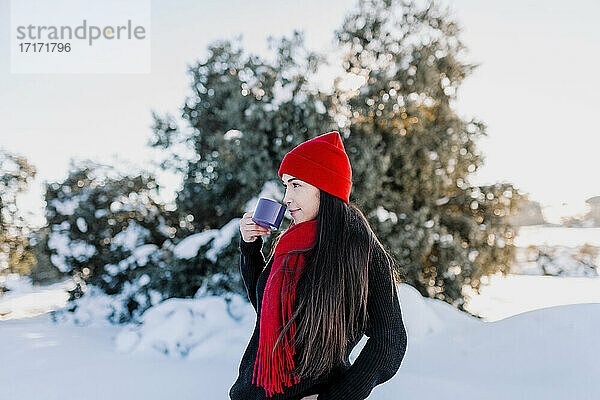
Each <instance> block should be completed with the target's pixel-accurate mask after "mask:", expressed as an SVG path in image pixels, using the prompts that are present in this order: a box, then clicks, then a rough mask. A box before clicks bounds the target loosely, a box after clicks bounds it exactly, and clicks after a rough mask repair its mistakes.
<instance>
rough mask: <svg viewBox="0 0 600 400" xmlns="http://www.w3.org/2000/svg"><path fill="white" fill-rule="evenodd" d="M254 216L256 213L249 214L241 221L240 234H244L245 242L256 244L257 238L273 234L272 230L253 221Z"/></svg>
mask: <svg viewBox="0 0 600 400" xmlns="http://www.w3.org/2000/svg"><path fill="white" fill-rule="evenodd" d="M253 215H254V213H250V212H247V213H245V214H244V216H243V217H242V219H241V220H240V232H241V233H242V239H244V242H254V241H255V240H256V238H257V237H259V236H265V235H269V234H270V233H271V230H270V229H267V228H263V227H262V226H260V225H258V224H257V223H255V222H254V221H252V216H253Z"/></svg>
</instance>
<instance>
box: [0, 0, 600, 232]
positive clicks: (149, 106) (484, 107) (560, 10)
mask: <svg viewBox="0 0 600 400" xmlns="http://www.w3.org/2000/svg"><path fill="white" fill-rule="evenodd" d="M444 3H446V4H447V3H448V1H446V2H444ZM9 5H10V2H9V1H8V0H0V25H1V26H4V27H7V26H10V21H9V15H10V13H9V10H10V8H9ZM354 5H355V1H345V0H333V1H331V0H330V1H327V2H324V1H314V0H306V1H302V2H297V1H281V0H280V1H260V2H258V1H255V2H248V1H228V2H213V1H210V2H209V1H191V0H175V1H169V2H167V1H161V2H159V1H152V10H151V14H152V26H151V36H152V73H150V74H140V75H137V74H64V75H61V74H11V73H10V63H9V57H8V54H9V49H8V47H9V44H8V43H9V36H8V34H9V33H8V29H2V30H0V32H1V33H0V49H1V51H2V55H3V56H2V57H0V124H1V126H2V128H1V131H0V146H1V147H4V148H5V149H6V150H9V151H11V152H16V153H19V154H22V155H24V156H26V157H27V158H28V159H29V161H30V162H32V163H33V164H34V165H35V166H36V167H37V168H38V176H37V178H36V180H35V181H34V183H33V187H32V188H31V191H30V192H29V193H28V194H27V195H26V196H23V198H22V199H21V207H22V208H24V209H26V210H27V211H29V212H31V213H32V214H31V216H30V220H31V221H32V223H33V224H37V225H39V224H41V223H43V218H42V214H43V206H44V204H43V199H42V193H43V192H42V187H43V182H44V181H45V180H48V181H55V180H61V179H64V178H65V177H66V175H67V168H68V163H69V160H70V159H71V158H76V159H85V158H90V159H94V160H98V161H104V162H111V160H112V159H114V158H115V157H116V158H118V159H120V160H124V161H127V162H129V163H132V164H134V165H138V166H147V165H148V160H150V159H155V160H156V159H157V153H156V152H155V151H151V150H150V149H149V148H148V147H147V146H146V142H147V140H148V138H149V137H150V136H151V129H150V126H151V123H152V119H151V111H152V110H155V111H157V112H158V113H159V114H164V113H165V112H170V113H172V114H175V115H177V114H178V108H179V107H180V106H181V105H182V104H183V101H184V98H185V96H187V95H189V94H190V93H191V92H190V90H189V89H188V86H189V83H190V78H189V76H188V75H187V74H186V66H187V64H190V63H192V62H194V60H196V59H198V58H201V57H202V56H203V55H204V52H205V49H206V46H207V44H208V43H209V42H211V41H213V40H215V39H220V38H230V39H231V38H233V37H234V36H237V35H238V34H240V33H242V34H243V35H244V36H243V38H244V40H243V43H244V47H245V48H246V49H247V50H249V51H251V52H254V53H259V54H263V55H266V54H268V53H267V49H266V36H267V35H274V36H282V35H288V36H289V35H290V34H291V32H292V30H293V29H294V28H297V29H304V30H305V35H306V39H307V43H308V46H309V48H313V49H317V50H322V49H325V48H327V47H328V46H329V45H330V43H331V40H332V38H333V30H334V29H335V28H337V27H339V26H340V24H341V22H342V19H343V17H344V15H345V14H346V12H347V11H348V10H350V9H351V8H353V7H354ZM452 6H453V9H454V11H455V13H456V16H457V18H458V20H459V22H460V23H461V24H462V26H463V27H464V31H463V35H462V39H463V41H464V42H465V44H466V45H467V46H468V47H469V49H470V61H474V62H478V63H481V65H480V67H479V68H478V69H477V70H476V71H475V73H474V74H473V75H472V76H471V77H469V78H468V79H467V80H466V81H465V83H464V84H463V86H462V87H461V89H460V90H459V92H458V95H459V98H458V101H457V104H456V108H457V110H458V112H459V113H460V114H461V115H463V116H475V117H478V118H480V119H482V120H483V121H484V122H485V123H487V125H488V131H487V132H488V137H487V138H485V139H483V140H482V141H481V142H480V147H479V148H480V149H481V151H482V152H483V154H484V156H485V159H486V164H485V165H484V166H483V167H482V168H481V169H480V170H479V171H478V172H477V173H476V174H475V175H473V176H472V178H471V182H472V183H474V184H491V183H494V182H501V181H505V182H512V183H514V184H515V185H516V187H517V188H519V189H520V190H522V191H523V192H527V193H529V194H530V198H531V199H533V200H537V201H539V202H541V203H542V205H543V206H544V212H545V214H546V217H547V219H548V220H550V221H552V222H558V217H559V216H561V215H572V214H576V213H583V212H585V211H586V206H585V203H584V201H585V199H587V198H589V197H591V196H594V195H600V180H598V179H596V174H595V173H594V172H593V170H594V168H595V169H596V170H598V167H597V165H598V162H597V161H594V160H597V159H598V156H599V155H600V154H599V153H600V140H599V139H598V133H600V132H598V131H599V129H598V125H597V124H596V123H595V122H596V117H597V115H598V108H599V106H600V101H599V100H598V93H600V80H599V79H598V72H597V71H599V70H600V52H599V50H600V29H599V28H598V27H597V18H598V16H599V15H600V6H599V4H598V3H597V2H593V1H591V0H589V1H583V0H578V1H572V2H569V3H568V4H566V3H564V2H558V1H554V0H552V1H541V0H539V1H536V2H533V1H523V0H521V1H516V0H507V1H503V2H481V1H476V0H457V1H453V2H452ZM320 133H321V132H315V135H317V134H320ZM161 183H162V184H163V185H165V188H166V189H167V190H168V191H171V192H172V191H173V190H174V189H175V188H176V185H177V182H176V181H175V180H174V179H172V177H169V176H168V175H161ZM167 198H170V195H169V194H168V193H167V194H165V199H167Z"/></svg>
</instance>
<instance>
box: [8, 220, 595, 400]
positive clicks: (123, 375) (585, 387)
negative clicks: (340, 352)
mask: <svg viewBox="0 0 600 400" xmlns="http://www.w3.org/2000/svg"><path fill="white" fill-rule="evenodd" d="M230 223H231V224H233V225H234V226H235V222H234V221H233V220H232V221H231V222H230ZM226 226H227V225H226ZM231 229H233V228H231ZM546 229H549V228H542V227H537V228H532V229H530V232H528V234H529V238H528V240H525V241H523V243H525V246H526V245H528V243H537V242H540V239H541V238H540V235H545V234H546V232H547V231H546ZM552 229H554V228H552ZM563 229H565V228H563ZM581 230H583V231H584V232H581V231H580V232H578V233H575V232H573V231H568V230H566V229H565V230H564V231H563V232H564V234H565V237H568V238H570V239H571V244H572V245H573V246H580V245H582V244H583V243H585V242H593V240H590V237H589V236H587V237H586V236H585V234H586V233H589V235H591V236H593V235H595V233H594V231H593V228H581ZM224 231H225V232H229V231H228V230H227V229H224ZM552 235H556V238H557V239H558V238H559V236H560V232H553V233H552V234H551V235H549V236H552ZM226 237H227V234H226V233H224V234H223V238H221V239H223V240H226V239H225V238H226ZM576 237H579V239H576ZM592 239H593V238H592ZM195 240H197V241H200V239H197V238H196V239H195ZM216 241H217V240H215V242H216ZM564 242H565V241H562V243H564ZM180 244H181V243H180ZM186 246H187V245H186ZM186 246H183V247H182V249H183V248H184V247H186ZM189 246H190V248H192V249H193V247H194V246H192V245H191V244H189ZM213 246H214V245H213ZM520 250H522V249H520ZM180 251H183V250H180ZM524 262H527V260H524ZM0 279H3V280H0V284H2V285H5V286H7V287H9V288H10V289H11V290H10V291H8V292H7V293H6V294H5V295H4V296H3V297H0V327H1V329H0V342H1V343H2V344H3V347H2V360H10V367H9V368H3V373H2V374H0V387H2V388H3V389H2V397H3V398H4V397H5V398H10V399H11V400H25V399H32V398H40V397H43V398H44V399H59V398H60V399H63V398H65V396H68V395H69V394H70V393H77V394H78V396H80V397H82V398H84V399H86V400H87V399H89V400H96V399H98V400H100V399H107V398H111V399H116V400H118V399H127V400H135V399H145V400H148V399H150V400H151V399H162V398H166V397H172V396H173V395H174V394H176V396H177V398H178V399H198V398H203V399H225V398H228V396H227V393H228V390H229V388H230V387H231V385H232V384H233V382H234V381H235V379H236V377H237V372H238V367H239V362H240V359H241V356H242V354H243V351H244V349H245V347H246V345H247V343H248V340H249V338H250V335H251V333H252V330H253V327H254V323H255V320H256V313H255V312H254V309H253V308H252V306H251V305H250V304H249V303H247V301H246V300H245V299H244V298H243V297H241V296H238V295H229V296H228V297H225V296H208V295H206V296H202V295H197V296H195V297H194V298H192V299H167V300H164V301H162V302H161V301H160V300H161V299H160V298H159V297H156V298H154V301H153V302H152V304H154V305H153V306H152V307H150V308H149V309H148V310H146V312H145V313H144V314H143V315H142V316H141V317H140V323H139V324H138V323H132V324H128V325H112V324H110V323H108V321H107V320H106V315H107V314H108V313H110V312H111V310H113V309H114V307H115V306H120V304H121V303H122V301H120V300H115V299H114V298H113V297H114V296H106V295H103V294H102V293H101V292H99V291H98V290H97V289H95V288H94V287H93V286H91V285H88V286H87V287H86V293H85V295H84V296H83V297H81V298H80V299H78V300H77V304H78V309H77V312H76V313H74V316H76V318H57V322H56V323H53V321H52V319H51V317H50V313H48V312H47V311H51V310H60V309H61V308H62V307H65V306H66V296H65V295H66V293H65V290H66V289H67V288H68V287H71V285H72V282H70V280H66V281H64V282H61V283H59V284H54V285H50V286H42V287H34V286H32V285H31V282H30V280H29V279H28V278H25V277H18V276H16V275H10V276H8V277H4V278H0ZM486 279H487V281H488V285H487V286H484V287H483V288H482V290H481V293H480V294H475V293H468V294H469V296H470V298H468V299H467V304H466V307H467V309H469V310H470V311H472V312H474V313H478V314H480V315H482V316H483V319H478V318H474V317H472V316H470V315H468V314H467V313H464V312H461V311H459V310H456V309H455V308H454V307H452V306H451V305H449V304H447V303H445V302H443V301H440V300H434V299H429V298H424V297H422V296H421V295H420V293H419V292H418V291H417V290H416V289H414V288H412V287H411V286H409V285H406V284H398V286H397V288H398V296H399V301H400V304H401V307H402V313H403V319H404V323H405V325H406V329H407V335H408V348H407V352H406V355H405V358H404V360H403V362H402V366H401V367H400V370H399V371H398V373H397V374H396V375H395V376H394V377H393V378H392V379H391V380H389V381H387V382H385V383H384V384H382V385H379V386H377V387H375V388H374V389H373V391H372V393H371V395H370V396H369V399H375V400H395V399H419V398H422V397H423V393H424V390H426V393H427V394H426V397H427V398H436V397H440V398H450V399H463V400H470V399H480V398H485V399H492V400H495V399H498V400H500V399H521V398H527V399H543V400H552V399H557V400H558V399H578V400H579V399H590V400H591V399H597V398H600V386H599V385H598V384H597V379H598V376H599V374H600V365H599V364H598V362H597V358H598V356H599V355H600V344H599V342H598V340H597V339H596V336H597V332H598V331H599V330H600V277H598V276H595V277H577V276H539V275H517V274H509V275H508V276H502V275H501V274H497V275H493V276H491V277H489V278H486ZM148 280H149V277H148V276H147V275H145V276H143V277H142V278H140V279H139V280H138V281H137V282H134V284H133V286H139V285H143V284H144V282H145V283H148ZM482 281H483V279H482ZM467 292H468V291H467ZM55 315H59V314H55ZM366 340H367V338H366V337H363V338H362V340H361V341H360V342H359V344H358V345H357V346H356V347H355V348H354V349H353V351H352V353H351V355H350V361H351V362H354V361H355V360H356V357H357V356H358V354H359V353H360V351H361V350H362V348H363V347H364V345H365V343H366ZM98 377H102V378H101V379H98ZM165 383H168V384H165ZM42 393H43V395H42Z"/></svg>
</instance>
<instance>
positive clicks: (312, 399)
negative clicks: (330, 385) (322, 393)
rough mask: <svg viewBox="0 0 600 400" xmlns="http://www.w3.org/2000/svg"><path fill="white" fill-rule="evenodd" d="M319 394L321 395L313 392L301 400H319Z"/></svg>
mask: <svg viewBox="0 0 600 400" xmlns="http://www.w3.org/2000/svg"><path fill="white" fill-rule="evenodd" d="M317 396H319V395H318V394H313V395H311V396H306V397H303V398H301V399H300V400H317Z"/></svg>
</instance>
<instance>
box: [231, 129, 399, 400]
mask: <svg viewBox="0 0 600 400" xmlns="http://www.w3.org/2000/svg"><path fill="white" fill-rule="evenodd" d="M279 177H280V178H282V184H283V185H284V186H285V187H286V194H285V197H284V200H283V201H284V203H285V204H286V205H287V207H288V210H289V211H290V212H291V216H292V219H293V222H292V224H291V225H290V226H289V227H288V228H287V229H286V230H285V231H284V232H282V234H281V235H279V237H278V238H277V239H276V240H275V242H274V245H273V249H272V251H271V253H270V256H269V261H268V262H265V257H264V256H263V253H262V251H261V249H262V244H263V241H262V237H261V236H264V235H268V234H270V231H269V230H267V229H265V228H263V227H261V226H259V225H257V224H255V223H254V222H252V214H251V213H245V214H244V216H243V218H242V219H241V220H240V232H241V240H240V251H241V262H240V269H241V273H242V277H243V280H244V284H245V286H246V289H247V292H248V297H249V299H250V302H251V303H252V306H253V307H254V309H255V310H256V312H257V320H256V325H255V329H254V332H253V335H252V337H251V339H250V342H249V343H248V346H247V348H246V351H245V353H244V355H243V357H242V360H241V363H240V367H239V376H238V379H237V380H236V382H235V383H234V385H233V386H232V387H231V389H230V390H229V396H230V399H232V400H241V399H243V400H258V399H267V398H273V399H291V400H301V399H302V400H307V399H318V400H334V399H339V400H342V399H343V400H362V399H365V398H367V397H368V396H369V394H370V393H371V391H372V390H373V388H374V387H375V386H377V385H379V384H382V383H383V382H385V381H387V380H389V379H391V378H392V377H393V376H394V375H395V373H396V372H397V371H398V369H399V368H400V364H401V362H402V359H403V358H404V354H405V352H406V344H407V337H406V330H405V328H404V324H403V321H402V314H401V310H400V304H399V302H398V297H397V294H396V286H395V283H394V277H393V270H392V263H391V257H390V256H389V255H388V254H387V252H386V251H385V249H384V248H383V246H382V245H381V243H380V242H379V240H378V239H377V237H376V236H375V234H374V233H373V231H372V230H371V228H370V226H369V224H368V222H367V220H366V218H365V217H364V215H363V214H362V212H361V211H360V210H359V209H358V208H356V207H355V206H354V205H351V204H349V198H350V189H351V187H352V170H351V167H350V161H349V159H348V156H347V154H346V151H345V149H344V146H343V144H342V141H341V138H340V135H339V133H338V132H336V131H333V132H329V133H326V134H323V135H321V136H318V137H316V138H314V139H311V140H309V141H306V142H304V143H302V144H300V145H298V146H297V147H295V148H294V149H293V150H292V151H290V152H289V153H288V154H286V156H285V157H284V159H283V161H282V163H281V166H280V168H279ZM363 334H366V335H367V336H368V337H369V339H368V340H367V343H366V344H365V346H364V348H363V349H362V351H361V353H360V355H359V356H358V357H357V358H356V360H355V361H354V363H353V364H350V362H349V356H350V353H351V351H352V349H353V348H354V347H355V346H356V344H357V343H358V342H359V341H360V339H361V338H362V335H363Z"/></svg>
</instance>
